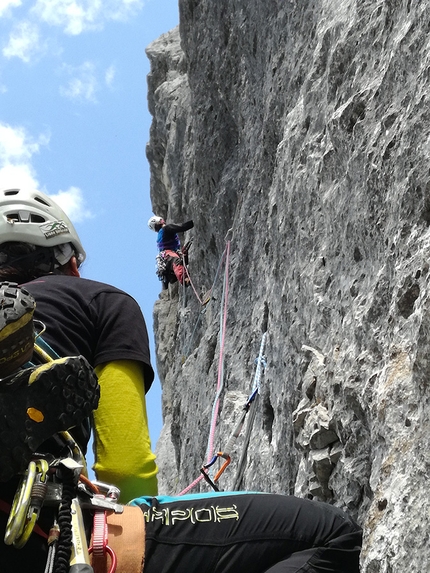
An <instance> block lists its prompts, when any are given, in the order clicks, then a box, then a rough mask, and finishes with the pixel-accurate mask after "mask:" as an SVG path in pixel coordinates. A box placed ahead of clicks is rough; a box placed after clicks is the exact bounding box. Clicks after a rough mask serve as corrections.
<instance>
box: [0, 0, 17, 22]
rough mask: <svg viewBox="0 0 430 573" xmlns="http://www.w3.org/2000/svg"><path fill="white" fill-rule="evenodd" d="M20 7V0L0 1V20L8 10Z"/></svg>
mask: <svg viewBox="0 0 430 573" xmlns="http://www.w3.org/2000/svg"><path fill="white" fill-rule="evenodd" d="M18 6H21V0H0V18H1V17H2V16H4V15H5V14H6V12H7V11H8V10H9V9H10V8H17V7H18Z"/></svg>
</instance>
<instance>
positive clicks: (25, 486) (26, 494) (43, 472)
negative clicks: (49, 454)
mask: <svg viewBox="0 0 430 573" xmlns="http://www.w3.org/2000/svg"><path fill="white" fill-rule="evenodd" d="M48 470H49V464H48V462H47V461H46V460H36V461H31V462H30V463H29V464H28V469H27V471H26V473H25V475H24V477H23V479H22V481H21V484H20V487H19V489H18V490H17V493H16V495H15V498H14V500H13V504H12V509H11V512H10V515H9V519H8V523H7V526H6V534H5V538H4V541H5V543H6V545H12V544H13V545H14V547H16V548H17V549H20V548H21V547H24V545H25V544H26V543H27V541H28V539H29V537H30V535H31V533H32V532H33V529H34V526H35V524H36V521H37V519H38V517H39V513H40V508H41V506H42V503H41V502H40V499H39V496H38V497H37V499H36V498H35V497H32V491H33V487H34V486H35V485H37V484H45V483H46V481H47V477H48Z"/></svg>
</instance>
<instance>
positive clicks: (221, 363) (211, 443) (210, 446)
mask: <svg viewBox="0 0 430 573" xmlns="http://www.w3.org/2000/svg"><path fill="white" fill-rule="evenodd" d="M229 257H230V241H228V242H227V247H226V259H225V274H224V293H223V295H224V305H223V316H222V323H221V324H222V332H221V341H220V351H219V359H218V379H217V388H216V390H217V393H216V396H215V402H214V407H213V409H212V420H211V426H210V432H209V440H208V447H207V450H206V455H207V462H206V463H209V462H210V460H211V458H212V452H213V449H214V440H215V429H216V423H217V419H218V412H219V403H220V395H221V390H222V387H223V384H224V348H225V331H226V326H227V305H228V265H229ZM202 479H203V475H200V476H199V477H198V478H196V479H195V480H194V481H193V482H192V483H190V485H189V486H187V487H186V488H185V489H184V490H182V491H181V492H180V493H178V494H177V495H184V494H186V493H188V492H189V491H190V490H191V489H193V488H194V487H195V486H196V485H197V484H198V483H199V482H200V481H201V480H202Z"/></svg>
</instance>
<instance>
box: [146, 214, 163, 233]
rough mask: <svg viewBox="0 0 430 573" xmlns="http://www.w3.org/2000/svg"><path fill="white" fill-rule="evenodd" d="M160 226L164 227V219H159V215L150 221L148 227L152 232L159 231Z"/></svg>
mask: <svg viewBox="0 0 430 573" xmlns="http://www.w3.org/2000/svg"><path fill="white" fill-rule="evenodd" d="M160 225H164V219H163V217H158V216H157V215H154V216H153V217H151V218H150V219H149V221H148V227H149V228H150V229H151V231H158V229H157V227H159V226H160Z"/></svg>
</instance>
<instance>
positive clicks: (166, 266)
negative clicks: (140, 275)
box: [148, 215, 194, 289]
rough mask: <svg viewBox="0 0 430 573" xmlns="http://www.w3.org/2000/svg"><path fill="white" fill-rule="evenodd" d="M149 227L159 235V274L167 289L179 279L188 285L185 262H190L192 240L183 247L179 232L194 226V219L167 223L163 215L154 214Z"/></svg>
mask: <svg viewBox="0 0 430 573" xmlns="http://www.w3.org/2000/svg"><path fill="white" fill-rule="evenodd" d="M148 227H149V228H150V229H151V231H155V232H156V233H158V235H157V248H158V251H159V252H158V255H157V275H158V277H159V278H160V280H161V281H162V282H163V288H164V289H166V288H167V287H168V285H169V283H175V282H176V281H178V282H179V283H180V284H183V285H185V286H188V285H189V283H190V280H189V278H188V277H187V276H186V273H185V268H184V264H185V265H187V264H188V249H189V247H190V242H188V243H186V244H185V245H184V246H183V247H181V242H180V240H179V237H178V233H184V232H185V231H189V230H190V229H192V228H193V227H194V223H193V221H192V220H190V221H187V222H186V223H183V224H182V225H175V224H174V223H169V224H167V223H166V222H165V220H164V219H163V218H162V217H158V216H157V215H154V216H153V217H151V218H150V219H149V221H148Z"/></svg>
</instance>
